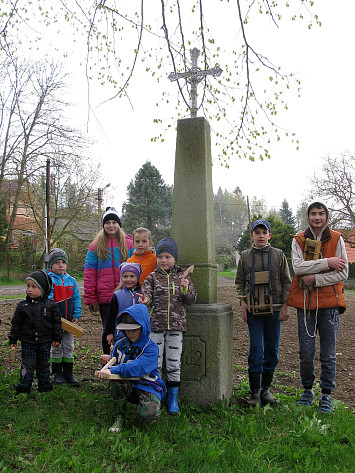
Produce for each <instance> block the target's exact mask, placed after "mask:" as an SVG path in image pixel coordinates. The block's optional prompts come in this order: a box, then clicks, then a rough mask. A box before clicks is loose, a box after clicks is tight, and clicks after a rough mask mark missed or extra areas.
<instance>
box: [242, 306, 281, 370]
mask: <svg viewBox="0 0 355 473" xmlns="http://www.w3.org/2000/svg"><path fill="white" fill-rule="evenodd" d="M279 314H280V312H279V311H277V312H274V313H273V314H271V315H266V316H264V317H254V315H252V314H251V313H249V312H248V319H247V322H248V329H249V338H250V349H249V357H248V368H249V373H262V372H263V371H272V372H273V371H274V370H275V368H276V366H277V364H278V362H279V342H280V332H281V322H280V320H279Z"/></svg>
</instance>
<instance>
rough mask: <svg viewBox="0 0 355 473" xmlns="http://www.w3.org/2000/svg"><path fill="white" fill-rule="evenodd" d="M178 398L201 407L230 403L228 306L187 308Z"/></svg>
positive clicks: (199, 305) (229, 328) (231, 334)
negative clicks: (227, 401)
mask: <svg viewBox="0 0 355 473" xmlns="http://www.w3.org/2000/svg"><path fill="white" fill-rule="evenodd" d="M186 312H187V314H186V316H187V332H186V334H185V335H184V342H183V351H182V367H181V369H182V371H181V388H180V394H181V397H187V398H188V399H189V401H190V402H192V403H193V404H196V405H198V406H201V407H204V406H208V405H209V404H211V403H216V402H217V401H219V400H221V399H227V400H229V399H230V397H231V395H232V388H233V312H232V308H231V306H230V305H229V304H219V303H215V304H195V305H192V306H189V307H187V310H186Z"/></svg>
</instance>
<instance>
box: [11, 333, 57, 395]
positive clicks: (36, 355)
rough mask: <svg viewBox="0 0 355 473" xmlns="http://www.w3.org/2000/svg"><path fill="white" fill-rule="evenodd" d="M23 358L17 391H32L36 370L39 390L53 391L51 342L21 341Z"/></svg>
mask: <svg viewBox="0 0 355 473" xmlns="http://www.w3.org/2000/svg"><path fill="white" fill-rule="evenodd" d="M21 348H22V353H21V355H22V358H21V371H20V381H19V383H18V384H17V386H16V390H17V392H19V393H20V392H30V390H31V387H32V382H33V378H34V373H35V371H36V374H37V379H38V390H39V391H51V389H52V383H51V380H50V371H49V360H50V353H51V343H39V344H34V343H27V342H21Z"/></svg>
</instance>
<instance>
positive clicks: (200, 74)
mask: <svg viewBox="0 0 355 473" xmlns="http://www.w3.org/2000/svg"><path fill="white" fill-rule="evenodd" d="M190 55H191V69H190V70H189V71H186V72H172V73H171V74H169V76H168V79H170V80H171V81H173V80H178V79H186V80H187V82H189V84H190V85H191V90H190V112H191V118H196V117H197V84H198V83H199V82H201V80H202V79H203V78H204V77H206V76H209V75H211V76H213V77H217V76H219V75H221V74H222V69H221V68H220V67H214V68H213V69H206V70H201V69H200V68H199V67H197V60H198V57H199V55H200V51H199V50H198V49H197V48H194V49H191V51H190Z"/></svg>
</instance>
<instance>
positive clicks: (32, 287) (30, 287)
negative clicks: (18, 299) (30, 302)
mask: <svg viewBox="0 0 355 473" xmlns="http://www.w3.org/2000/svg"><path fill="white" fill-rule="evenodd" d="M26 288H27V289H26V292H27V295H28V297H30V298H31V299H37V297H40V296H41V295H42V291H41V289H40V288H39V287H38V286H37V284H36V283H35V282H34V281H32V280H31V279H28V280H27V281H26Z"/></svg>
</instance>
